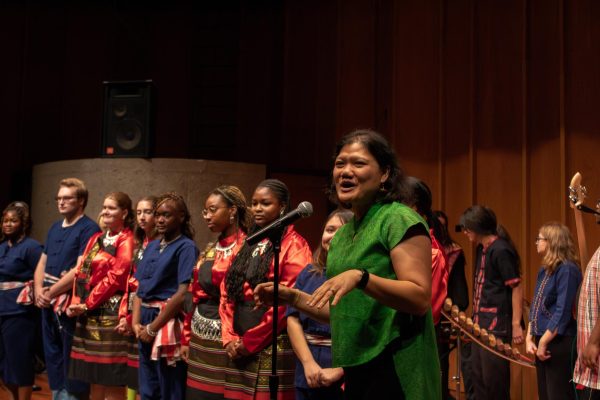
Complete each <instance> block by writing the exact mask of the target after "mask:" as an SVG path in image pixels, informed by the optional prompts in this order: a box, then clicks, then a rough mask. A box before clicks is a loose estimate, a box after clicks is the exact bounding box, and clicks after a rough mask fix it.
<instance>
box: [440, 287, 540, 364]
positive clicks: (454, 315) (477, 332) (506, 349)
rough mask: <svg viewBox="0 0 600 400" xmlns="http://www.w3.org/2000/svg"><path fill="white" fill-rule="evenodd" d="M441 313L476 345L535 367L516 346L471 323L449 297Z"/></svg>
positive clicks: (499, 355)
mask: <svg viewBox="0 0 600 400" xmlns="http://www.w3.org/2000/svg"><path fill="white" fill-rule="evenodd" d="M442 315H443V316H444V317H445V318H446V319H448V320H449V321H450V322H451V323H452V325H453V326H454V327H455V328H458V329H459V331H460V333H461V334H463V335H464V336H466V337H468V338H469V339H470V340H471V341H473V342H474V343H476V344H477V345H478V346H481V347H483V348H484V349H486V350H488V351H489V352H491V353H494V354H495V355H497V356H498V357H501V358H504V359H505V360H508V361H510V362H512V363H515V364H519V365H521V366H523V367H529V368H535V364H534V361H533V360H532V359H530V358H529V357H526V356H523V355H522V354H521V352H520V351H519V350H518V349H517V348H513V347H511V346H510V344H509V343H504V342H503V341H502V339H499V338H496V337H495V336H494V335H493V334H491V333H488V332H487V331H486V330H485V329H482V328H481V327H480V326H479V325H478V324H476V323H473V321H472V320H471V318H467V317H466V315H465V313H464V312H463V311H460V310H459V309H458V307H457V306H456V305H453V304H452V300H451V299H449V298H448V299H446V301H445V302H444V306H443V308H442Z"/></svg>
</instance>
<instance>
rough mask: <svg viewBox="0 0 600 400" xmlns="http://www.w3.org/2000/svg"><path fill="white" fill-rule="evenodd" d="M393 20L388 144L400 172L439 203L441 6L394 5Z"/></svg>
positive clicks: (425, 4)
mask: <svg viewBox="0 0 600 400" xmlns="http://www.w3.org/2000/svg"><path fill="white" fill-rule="evenodd" d="M394 15H395V20H394V26H395V30H394V44H393V45H394V71H393V74H394V75H393V84H394V86H393V87H394V90H395V93H394V95H395V97H394V104H393V110H394V112H393V114H392V118H393V127H394V131H393V132H392V134H391V142H392V144H393V145H394V147H395V148H396V152H397V154H398V155H399V157H400V159H401V162H402V166H403V168H404V169H405V172H406V173H407V174H408V175H414V176H418V177H419V178H421V179H423V180H424V181H425V182H427V184H428V185H429V187H430V188H431V191H432V193H433V195H434V204H440V203H441V202H440V200H439V199H440V197H441V193H440V192H441V191H440V184H439V182H440V180H439V170H438V168H437V167H438V161H439V159H440V158H439V155H440V154H439V153H440V146H439V139H438V130H439V125H438V124H439V115H440V110H439V96H440V91H439V90H440V73H439V71H440V69H439V68H440V45H441V44H440V40H439V39H440V38H439V36H440V29H441V21H442V18H441V7H440V4H439V3H438V2H416V1H413V2H397V3H396V4H395V8H394Z"/></svg>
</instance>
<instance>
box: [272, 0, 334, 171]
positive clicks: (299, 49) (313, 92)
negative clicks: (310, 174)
mask: <svg viewBox="0 0 600 400" xmlns="http://www.w3.org/2000/svg"><path fill="white" fill-rule="evenodd" d="M310 4H311V6H310V7H307V6H306V4H305V3H299V2H288V6H287V7H286V26H285V37H286V40H285V59H284V93H283V115H282V128H281V130H282V132H281V133H282V134H281V135H280V136H279V148H280V149H286V151H285V152H279V153H278V154H276V155H275V156H276V157H277V160H278V162H277V164H276V165H278V166H279V165H285V166H286V168H287V169H294V170H313V171H314V170H321V171H323V170H326V169H327V168H329V164H330V162H329V159H330V157H331V155H330V154H331V149H332V147H333V140H334V139H333V136H332V134H331V133H332V132H334V130H335V125H336V107H335V106H336V91H337V85H336V72H337V71H336V55H337V39H338V36H337V23H336V14H337V8H336V4H335V3H334V2H320V1H312V2H310Z"/></svg>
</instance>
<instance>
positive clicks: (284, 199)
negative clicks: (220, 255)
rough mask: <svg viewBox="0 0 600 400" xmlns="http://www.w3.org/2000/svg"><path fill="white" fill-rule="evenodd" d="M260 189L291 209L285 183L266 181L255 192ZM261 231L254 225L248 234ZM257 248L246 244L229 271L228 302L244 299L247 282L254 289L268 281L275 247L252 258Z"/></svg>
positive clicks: (270, 246) (286, 208)
mask: <svg viewBox="0 0 600 400" xmlns="http://www.w3.org/2000/svg"><path fill="white" fill-rule="evenodd" d="M260 188H267V189H269V190H270V191H271V192H272V193H273V195H274V196H275V197H276V198H277V200H279V202H280V203H284V204H285V210H286V211H287V210H288V209H289V207H290V191H289V189H288V188H287V186H286V184H285V183H283V182H281V181H280V180H278V179H265V180H264V181H262V182H261V183H259V184H258V186H257V187H256V189H255V191H256V190H257V189H260ZM259 229H260V227H258V226H257V225H256V224H253V225H252V226H251V227H250V231H249V232H248V233H249V234H253V233H254V232H256V231H258V230H259ZM257 246H258V243H256V244H255V245H253V246H249V245H248V244H247V243H244V245H243V246H242V248H241V249H240V251H239V253H238V254H237V256H236V257H235V260H233V263H232V264H231V267H230V268H229V271H227V275H226V276H225V288H226V290H227V299H228V301H231V302H235V301H242V300H243V299H244V282H246V281H247V282H248V283H249V284H250V287H252V289H254V288H255V287H256V285H258V284H259V283H263V282H266V281H267V273H268V272H269V268H270V267H271V260H272V259H273V246H272V245H271V242H269V243H268V244H267V247H266V248H265V250H264V253H263V255H262V256H257V257H252V254H253V253H254V250H255V249H257Z"/></svg>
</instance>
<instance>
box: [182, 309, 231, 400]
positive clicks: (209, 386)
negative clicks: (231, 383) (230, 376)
mask: <svg viewBox="0 0 600 400" xmlns="http://www.w3.org/2000/svg"><path fill="white" fill-rule="evenodd" d="M228 359H229V357H228V356H227V352H226V351H225V349H224V348H223V342H222V340H221V321H220V320H218V319H209V318H205V317H203V316H201V315H200V314H199V313H198V309H196V311H195V312H194V316H193V318H192V335H191V340H190V355H189V361H188V373H187V390H186V399H188V400H194V399H205V400H216V399H223V398H224V397H223V391H224V387H225V369H226V367H227V360H228Z"/></svg>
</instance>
